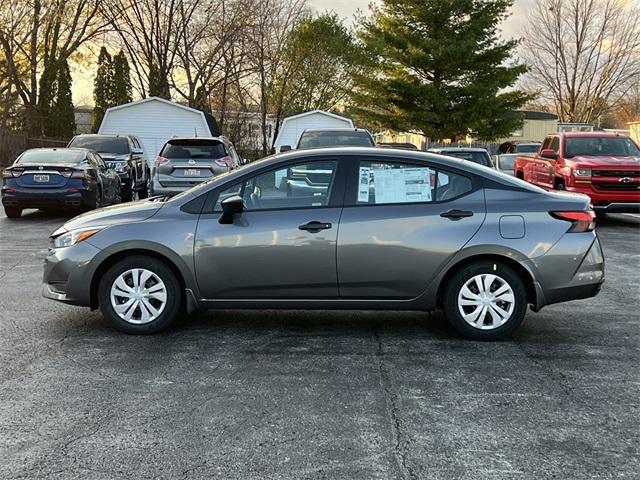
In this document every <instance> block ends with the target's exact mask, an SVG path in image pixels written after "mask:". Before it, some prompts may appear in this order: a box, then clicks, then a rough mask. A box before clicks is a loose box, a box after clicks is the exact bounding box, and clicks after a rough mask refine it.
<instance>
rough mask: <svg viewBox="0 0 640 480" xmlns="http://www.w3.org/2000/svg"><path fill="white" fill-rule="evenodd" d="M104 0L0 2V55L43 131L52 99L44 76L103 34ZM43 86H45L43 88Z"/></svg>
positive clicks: (30, 115) (29, 117) (30, 124)
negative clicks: (43, 114) (45, 101)
mask: <svg viewBox="0 0 640 480" xmlns="http://www.w3.org/2000/svg"><path fill="white" fill-rule="evenodd" d="M100 4H101V0H47V1H43V0H0V51H1V52H2V57H3V60H4V62H5V68H6V71H7V76H8V78H9V82H10V83H11V85H12V90H13V91H14V92H15V93H16V94H17V95H18V96H19V98H20V100H21V102H22V104H23V105H24V107H25V110H26V116H27V127H28V128H30V129H31V130H37V128H38V122H36V121H34V120H35V119H37V116H38V113H37V106H38V104H39V103H40V101H41V97H42V96H45V97H46V96H47V95H50V94H51V92H49V91H47V89H48V85H47V83H46V82H42V79H41V77H42V74H43V72H45V71H47V72H48V73H49V74H50V75H53V74H54V73H55V71H56V69H57V68H58V65H60V64H62V63H64V62H65V61H67V60H69V58H70V57H71V56H72V55H74V54H75V53H76V52H77V51H78V50H79V49H80V47H81V46H82V45H85V44H86V43H87V42H89V41H90V40H92V39H94V38H95V37H96V36H98V35H100V34H101V33H103V32H104V31H105V30H106V28H107V23H106V22H105V21H104V19H103V18H102V17H101V16H100V15H99V14H98V13H99V7H100ZM39 83H40V84H42V87H41V86H40V84H39Z"/></svg>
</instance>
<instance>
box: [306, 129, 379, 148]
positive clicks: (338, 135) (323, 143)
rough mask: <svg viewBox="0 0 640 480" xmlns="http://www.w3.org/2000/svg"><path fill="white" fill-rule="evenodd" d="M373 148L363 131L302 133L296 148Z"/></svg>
mask: <svg viewBox="0 0 640 480" xmlns="http://www.w3.org/2000/svg"><path fill="white" fill-rule="evenodd" d="M339 146H347V147H348V146H351V147H373V146H374V143H373V141H372V140H371V137H370V136H369V133H368V132H365V131H357V132H356V131H348V132H339V131H326V132H304V133H303V134H302V136H301V137H300V141H299V142H298V148H322V147H339Z"/></svg>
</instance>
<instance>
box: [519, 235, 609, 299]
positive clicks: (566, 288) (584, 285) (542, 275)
mask: <svg viewBox="0 0 640 480" xmlns="http://www.w3.org/2000/svg"><path fill="white" fill-rule="evenodd" d="M529 262H530V265H529V266H530V267H531V270H533V271H535V272H537V273H536V275H535V277H536V281H535V282H534V287H535V291H536V301H535V302H534V304H533V307H532V308H533V310H534V311H537V310H539V309H541V308H542V307H543V306H545V305H551V304H553V303H559V302H566V301H569V300H580V299H583V298H590V297H593V296H595V295H597V294H598V292H599V291H600V289H601V287H602V284H603V283H604V280H605V271H604V256H603V253H602V247H601V246H600V241H599V240H598V237H597V236H596V235H595V234H594V233H593V232H590V233H567V234H565V235H564V236H563V237H562V238H561V239H560V241H558V242H557V243H556V245H554V246H553V248H551V249H550V250H549V251H548V252H547V253H546V254H545V255H543V256H540V257H536V258H534V259H531V260H530V261H529Z"/></svg>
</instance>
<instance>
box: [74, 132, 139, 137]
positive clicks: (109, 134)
mask: <svg viewBox="0 0 640 480" xmlns="http://www.w3.org/2000/svg"><path fill="white" fill-rule="evenodd" d="M134 136H135V135H120V134H119V133H79V134H78V135H76V136H74V138H77V137H103V138H114V137H118V138H131V137H134Z"/></svg>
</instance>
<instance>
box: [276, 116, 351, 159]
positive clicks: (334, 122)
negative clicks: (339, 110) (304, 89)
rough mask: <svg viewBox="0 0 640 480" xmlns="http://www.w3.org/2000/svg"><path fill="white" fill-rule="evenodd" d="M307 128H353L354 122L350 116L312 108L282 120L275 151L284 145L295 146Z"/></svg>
mask: <svg viewBox="0 0 640 480" xmlns="http://www.w3.org/2000/svg"><path fill="white" fill-rule="evenodd" d="M306 128H353V122H352V121H351V119H350V118H345V117H341V116H340V115H336V114H335V113H329V112H325V111H324V110H311V111H310V112H304V113H300V114H298V115H293V116H291V117H287V118H285V119H284V120H282V126H281V127H280V131H279V132H278V137H277V138H276V140H275V142H273V148H274V149H275V151H276V152H279V151H280V147H282V146H283V145H289V146H291V148H295V146H296V143H297V142H298V137H299V136H300V133H302V131H303V130H304V129H306Z"/></svg>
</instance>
